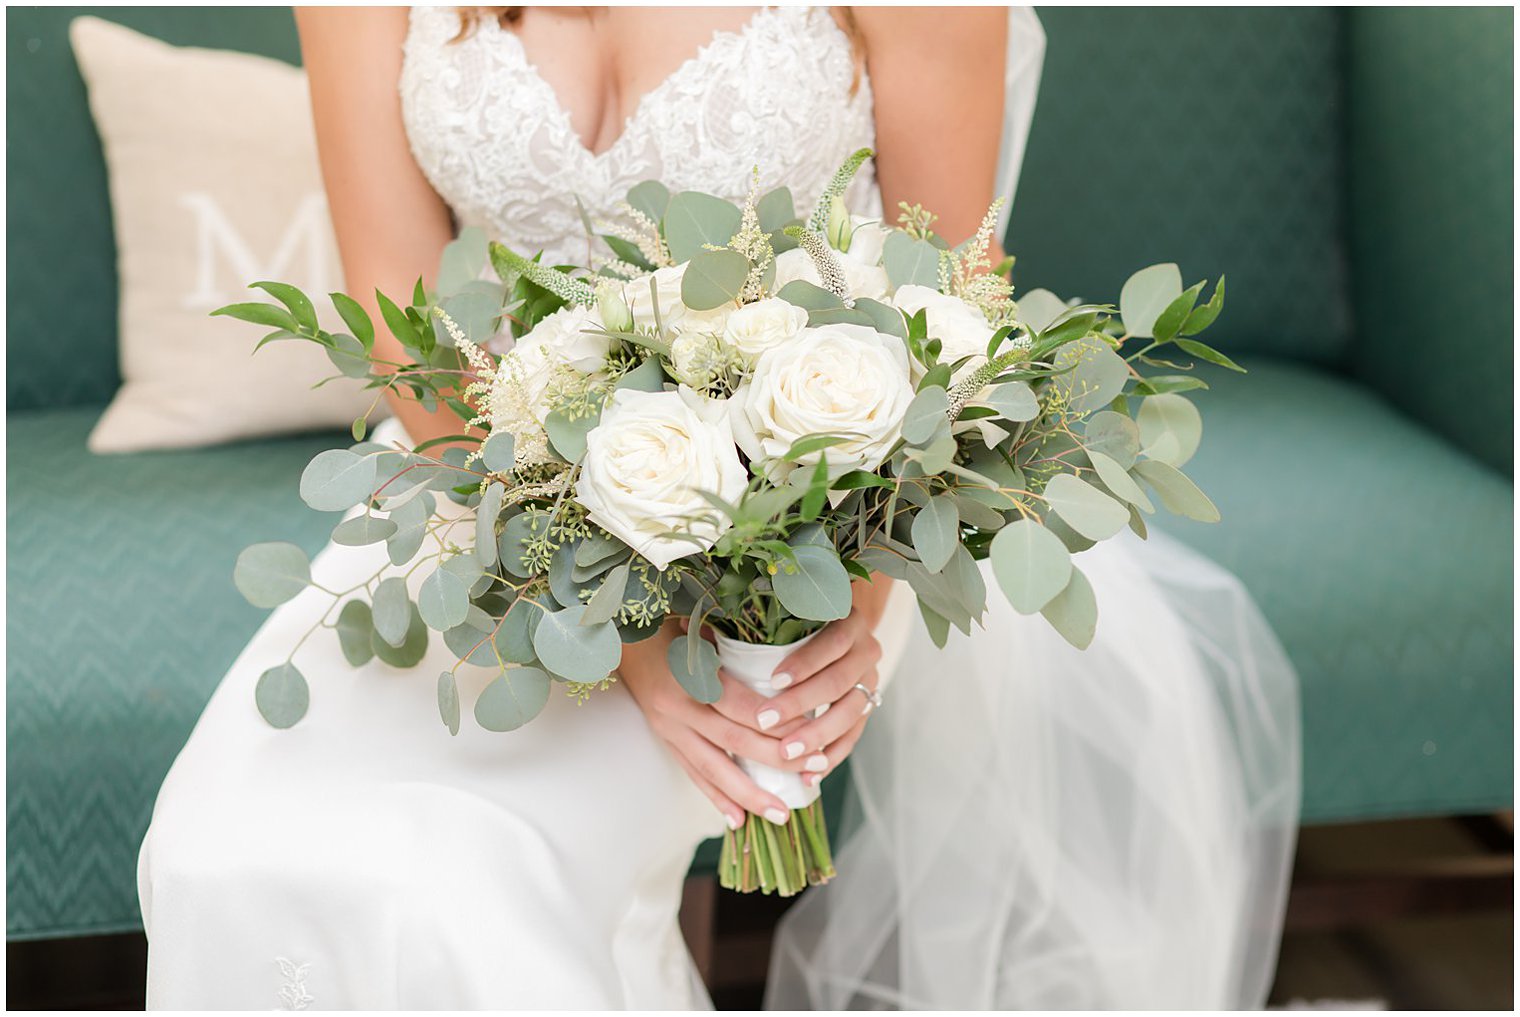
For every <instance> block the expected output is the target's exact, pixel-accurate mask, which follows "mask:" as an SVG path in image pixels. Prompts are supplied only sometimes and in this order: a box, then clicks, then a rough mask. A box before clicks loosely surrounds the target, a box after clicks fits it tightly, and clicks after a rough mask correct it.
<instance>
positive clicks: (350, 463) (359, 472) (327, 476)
mask: <svg viewBox="0 0 1520 1017" xmlns="http://www.w3.org/2000/svg"><path fill="white" fill-rule="evenodd" d="M375 459H376V457H374V456H358V455H354V454H353V453H352V452H350V451H349V450H348V449H346V448H332V449H328V450H327V451H325V452H319V453H317V455H316V456H315V457H313V459H312V460H311V462H310V463H308V464H307V465H306V469H305V470H303V471H302V472H301V500H302V501H304V502H305V503H306V504H307V505H310V506H311V507H312V508H314V509H316V510H317V511H318V512H342V511H344V510H345V509H349V508H352V507H353V506H355V505H357V504H359V503H360V502H361V501H364V500H365V499H367V498H368V497H369V495H370V492H371V491H373V490H374V489H375V479H376V466H377V464H376V461H375Z"/></svg>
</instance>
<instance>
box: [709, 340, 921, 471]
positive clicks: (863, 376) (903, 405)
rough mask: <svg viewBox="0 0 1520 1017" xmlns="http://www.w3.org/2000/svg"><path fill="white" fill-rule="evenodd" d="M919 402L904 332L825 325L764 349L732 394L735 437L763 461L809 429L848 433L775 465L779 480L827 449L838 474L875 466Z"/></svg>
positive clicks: (832, 468)
mask: <svg viewBox="0 0 1520 1017" xmlns="http://www.w3.org/2000/svg"><path fill="white" fill-rule="evenodd" d="M912 401H913V385H912V383H911V382H910V380H909V376H908V354H907V350H906V349H905V348H904V346H903V343H902V341H901V340H900V339H897V338H895V337H893V336H886V335H882V334H881V333H880V332H877V331H876V330H875V329H870V328H866V327H865V326H863V325H845V324H840V325H823V326H820V327H818V328H807V329H804V330H803V331H802V333H801V334H800V335H799V337H798V341H797V342H791V343H786V344H784V345H781V346H777V347H774V348H772V349H769V350H766V351H765V352H764V353H762V354H761V355H760V357H759V359H758V360H756V361H755V370H754V372H753V373H752V374H751V375H750V377H749V380H748V381H747V382H745V384H743V385H741V386H740V387H739V390H738V391H737V392H735V393H734V395H733V398H732V399H730V400H729V403H730V407H731V412H730V421H731V423H732V425H733V431H734V440H735V441H737V442H738V443H739V447H740V448H742V449H743V450H744V452H745V453H746V454H747V455H748V456H749V457H750V459H752V460H757V461H758V460H760V459H764V458H777V457H780V456H782V455H785V454H786V451H787V449H789V448H790V447H791V446H792V443H793V442H795V441H796V440H797V439H798V438H801V437H803V436H804V435H809V434H834V435H840V436H842V437H844V438H845V439H846V440H845V441H844V442H843V443H842V444H839V445H835V446H832V447H830V448H829V449H827V450H826V452H823V453H820V452H810V453H808V454H806V455H803V456H799V457H798V459H797V460H796V462H795V463H777V464H773V465H772V466H771V468H770V477H771V480H772V481H774V482H777V483H779V482H781V481H783V480H784V479H785V478H786V475H787V474H788V473H790V471H791V469H792V468H793V467H794V466H797V465H813V464H816V463H817V462H818V460H819V457H820V455H826V456H827V458H828V462H829V472H830V474H832V475H834V476H838V475H840V474H842V473H846V472H848V471H849V470H853V469H861V470H874V469H876V467H878V466H880V465H881V464H882V463H883V462H884V461H885V460H886V458H887V454H888V453H889V452H890V451H891V448H892V446H893V445H894V444H895V443H896V442H897V439H898V437H899V434H900V432H901V430H902V420H903V415H904V414H905V413H906V412H907V410H908V404H909V403H910V402H912Z"/></svg>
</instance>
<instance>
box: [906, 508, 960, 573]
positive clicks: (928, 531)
mask: <svg viewBox="0 0 1520 1017" xmlns="http://www.w3.org/2000/svg"><path fill="white" fill-rule="evenodd" d="M912 534H913V549H914V550H915V551H917V552H918V560H919V561H921V562H923V565H924V568H926V569H928V570H929V571H930V572H938V571H939V570H940V569H942V568H944V567H945V566H946V565H947V564H949V562H950V556H951V555H953V554H954V553H955V549H956V548H957V547H959V546H960V511H959V510H958V509H957V508H956V507H955V499H953V498H951V497H950V496H948V495H940V496H938V497H935V498H931V499H929V503H928V504H927V505H925V506H924V507H923V508H921V509H919V510H918V511H917V512H915V513H914V514H913V526H912Z"/></svg>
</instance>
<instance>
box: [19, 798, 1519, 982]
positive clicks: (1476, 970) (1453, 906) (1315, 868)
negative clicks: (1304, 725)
mask: <svg viewBox="0 0 1520 1017" xmlns="http://www.w3.org/2000/svg"><path fill="white" fill-rule="evenodd" d="M1512 858H1513V846H1512V839H1511V837H1510V835H1509V833H1508V831H1507V830H1505V829H1504V828H1502V827H1498V826H1496V825H1495V824H1494V823H1492V822H1491V821H1488V820H1474V821H1465V820H1460V819H1454V820H1410V821H1403V822H1397V823H1367V824H1357V825H1350V826H1336V827H1317V828H1312V829H1308V830H1305V831H1304V832H1303V835H1302V836H1301V838H1300V842H1299V852H1298V860H1297V862H1296V865H1295V894H1294V899H1293V902H1292V903H1290V927H1289V929H1288V931H1287V932H1286V934H1285V935H1284V938H1283V945H1282V951H1281V956H1280V958H1279V964H1278V972H1277V980H1276V984H1275V986H1274V989H1273V992H1272V1003H1273V1004H1274V1005H1277V1006H1293V1005H1303V1004H1306V1003H1319V1004H1322V1005H1323V1004H1328V1003H1330V1002H1333V1001H1341V1002H1344V1003H1348V1004H1351V1005H1368V1004H1372V1003H1377V1004H1380V1005H1381V1006H1385V1007H1388V1008H1393V1009H1442V1010H1446V1009H1478V1010H1485V1009H1503V1010H1508V1009H1512V1007H1513V1002H1514V966H1513V958H1514V914H1513V880H1512V878H1511V876H1510V875H1509V873H1510V872H1511V871H1512ZM1411 866H1424V867H1425V868H1426V869H1429V868H1431V867H1432V866H1433V867H1434V870H1435V871H1436V872H1437V873H1438V874H1443V875H1444V876H1446V877H1449V878H1442V879H1437V880H1434V881H1433V882H1420V883H1417V884H1413V886H1414V888H1413V889H1411V888H1410V886H1411V884H1408V883H1407V882H1403V881H1400V880H1394V879H1390V878H1388V877H1389V874H1391V873H1396V872H1403V871H1407V870H1408V869H1409V868H1410V867H1411ZM1348 874H1350V875H1354V876H1355V877H1356V878H1355V879H1352V880H1350V881H1349V883H1348V881H1346V880H1344V879H1341V878H1340V877H1344V876H1347V875H1348ZM1347 886H1349V887H1350V889H1349V890H1347V889H1346V887H1347ZM1337 887H1341V889H1339V890H1337V889H1336V888H1337ZM1327 890H1328V891H1331V892H1326V891H1327ZM688 903H689V905H690V904H692V903H695V908H693V907H688V912H691V911H693V910H695V911H697V912H699V914H698V915H696V916H694V915H692V914H691V913H688V914H685V915H683V925H684V926H685V927H688V928H690V927H691V923H692V922H693V921H694V920H695V919H696V918H700V917H701V916H702V915H705V914H711V922H712V930H713V932H714V934H715V940H714V943H715V945H714V948H713V949H712V951H711V954H710V955H705V956H704V951H703V949H702V946H701V944H697V948H696V949H694V954H696V955H697V956H698V959H699V962H701V963H702V964H703V966H704V968H706V970H707V971H708V981H709V984H711V985H712V986H713V1000H714V1002H715V1003H716V1004H717V1005H718V1007H719V1008H720V1009H745V1010H747V1009H755V1008H757V1007H758V1006H759V1005H760V1001H761V993H762V984H761V981H760V979H761V978H763V972H764V971H765V965H766V960H767V957H768V953H769V946H770V940H769V930H770V928H771V926H772V925H773V924H774V922H775V919H776V917H777V916H778V915H779V914H780V912H781V910H782V909H783V907H784V906H783V905H782V904H781V902H778V901H775V900H772V899H768V898H763V897H759V896H744V897H741V896H739V895H737V894H728V893H721V894H713V895H712V897H711V899H710V900H708V901H705V902H704V901H701V900H700V899H698V900H696V901H695V902H688ZM1411 903H1412V904H1414V905H1418V906H1420V907H1421V909H1422V910H1423V913H1422V914H1418V915H1399V914H1395V913H1394V912H1395V911H1398V910H1400V909H1403V908H1407V907H1408V906H1409V905H1411ZM706 905H711V907H712V910H711V911H710V912H709V911H707V910H706ZM1395 905H1397V907H1396V906H1395ZM1352 909H1360V910H1362V911H1364V912H1367V913H1369V914H1370V915H1371V918H1370V920H1367V921H1351V920H1348V919H1349V918H1351V917H1354V916H1353V915H1351V913H1350V911H1351V910H1352ZM6 953H7V969H8V970H7V987H6V997H7V999H6V1002H7V1006H8V1007H9V1008H11V1009H70V1010H109V1009H141V1008H142V1005H143V999H142V971H143V964H144V961H145V958H146V955H147V954H146V944H145V943H144V941H143V938H142V936H140V935H127V936H106V937H94V938H90V939H77V940H66V941H48V942H41V943H11V944H8V945H7V948H6Z"/></svg>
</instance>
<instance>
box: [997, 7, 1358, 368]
mask: <svg viewBox="0 0 1520 1017" xmlns="http://www.w3.org/2000/svg"><path fill="white" fill-rule="evenodd" d="M1039 15H1040V20H1041V22H1042V23H1043V24H1044V26H1045V32H1046V35H1047V45H1046V50H1045V74H1044V78H1043V81H1042V83H1041V87H1040V98H1039V104H1038V106H1037V107H1036V110H1035V117H1034V127H1033V129H1032V131H1031V133H1030V138H1029V151H1028V154H1027V156H1026V158H1025V167H1024V176H1023V179H1022V180H1021V181H1020V183H1019V191H1018V195H1017V200H1015V202H1014V205H1013V215H1012V218H1011V221H1010V225H1009V234H1008V239H1007V244H1008V251H1009V253H1011V254H1014V255H1015V256H1016V257H1017V258H1018V262H1017V263H1016V265H1015V268H1014V280H1015V282H1016V283H1018V284H1019V286H1020V287H1021V288H1028V287H1031V286H1043V287H1046V288H1049V289H1052V290H1054V291H1055V292H1056V293H1057V294H1059V295H1060V296H1062V297H1068V298H1070V297H1082V298H1084V299H1089V300H1104V301H1107V300H1117V299H1118V295H1119V288H1120V286H1121V285H1122V284H1123V282H1124V280H1125V278H1126V277H1127V276H1128V275H1129V273H1130V272H1133V271H1134V270H1135V269H1138V268H1141V267H1143V266H1145V265H1149V264H1153V263H1155V262H1158V261H1175V262H1177V263H1178V264H1179V265H1180V266H1181V267H1182V274H1183V276H1184V278H1185V281H1186V282H1187V283H1189V284H1191V283H1193V282H1196V281H1197V280H1200V279H1204V278H1218V276H1219V275H1220V274H1221V273H1224V274H1226V275H1227V277H1228V286H1227V291H1228V298H1227V300H1226V302H1225V313H1224V316H1223V317H1222V318H1220V321H1219V324H1218V325H1217V326H1216V327H1215V328H1214V329H1213V330H1211V331H1210V333H1209V336H1210V341H1211V342H1216V343H1217V344H1218V345H1219V346H1221V347H1222V348H1224V349H1226V350H1228V351H1230V352H1231V353H1265V354H1273V355H1277V356H1282V357H1290V358H1293V359H1296V360H1303V361H1310V362H1314V363H1319V364H1325V365H1339V364H1341V363H1344V362H1345V361H1346V359H1347V358H1348V355H1349V352H1350V347H1351V326H1352V315H1351V306H1350V296H1349V290H1348V286H1347V265H1346V260H1347V259H1346V248H1345V233H1344V219H1345V212H1344V207H1343V194H1344V186H1343V183H1344V175H1345V166H1344V158H1343V145H1342V139H1343V137H1344V119H1345V103H1344V97H1343V94H1342V87H1341V82H1342V74H1341V69H1342V68H1341V62H1342V57H1343V50H1344V32H1343V19H1342V17H1341V15H1340V14H1339V13H1338V12H1336V11H1333V10H1327V9H1324V8H1293V9H1261V8H1228V9H1221V8H1207V7H1189V8H1164V9H1158V8H1153V7H1116V8H1091V7H1089V8H1071V7H1063V8H1041V9H1040V11H1039Z"/></svg>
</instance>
